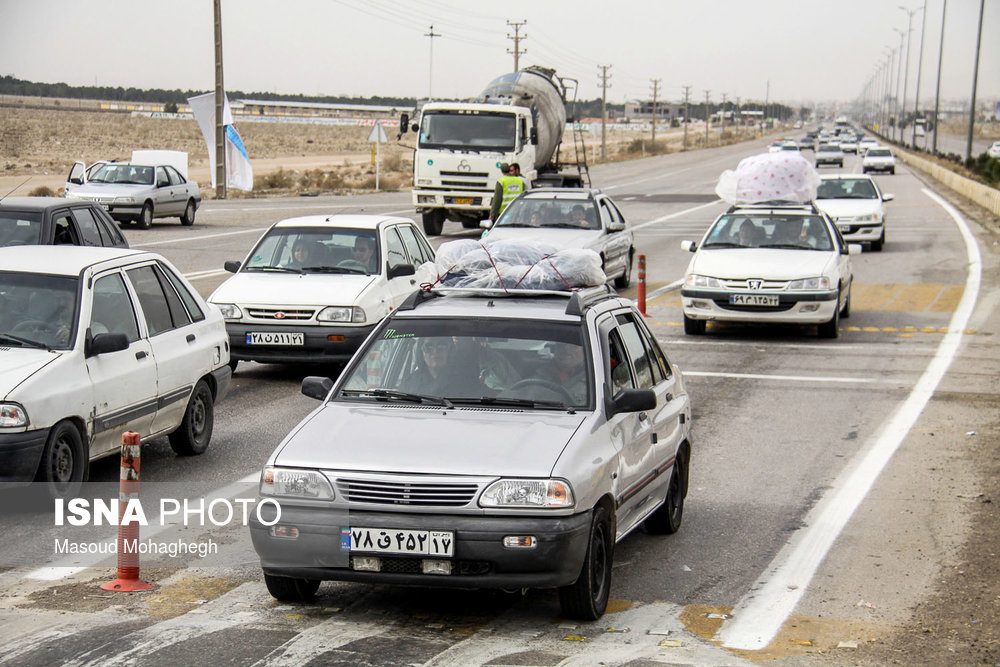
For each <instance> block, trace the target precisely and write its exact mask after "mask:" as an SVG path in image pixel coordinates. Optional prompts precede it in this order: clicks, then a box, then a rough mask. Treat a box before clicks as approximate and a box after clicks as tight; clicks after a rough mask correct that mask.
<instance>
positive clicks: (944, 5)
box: [931, 0, 948, 155]
mask: <svg viewBox="0 0 1000 667" xmlns="http://www.w3.org/2000/svg"><path fill="white" fill-rule="evenodd" d="M947 13H948V0H944V2H942V3H941V45H940V46H938V71H937V85H936V87H935V90H934V143H933V144H931V152H932V153H934V154H935V155H937V137H938V125H939V124H940V122H939V121H940V120H941V119H940V118H938V109H939V108H940V102H941V58H942V56H943V55H944V18H945V15H946V14H947Z"/></svg>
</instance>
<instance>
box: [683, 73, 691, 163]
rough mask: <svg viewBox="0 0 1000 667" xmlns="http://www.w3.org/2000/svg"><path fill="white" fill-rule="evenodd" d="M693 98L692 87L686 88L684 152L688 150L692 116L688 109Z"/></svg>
mask: <svg viewBox="0 0 1000 667" xmlns="http://www.w3.org/2000/svg"><path fill="white" fill-rule="evenodd" d="M690 98H691V86H684V150H687V149H688V120H689V119H690V118H691V114H690V113H689V109H688V102H689V100H690Z"/></svg>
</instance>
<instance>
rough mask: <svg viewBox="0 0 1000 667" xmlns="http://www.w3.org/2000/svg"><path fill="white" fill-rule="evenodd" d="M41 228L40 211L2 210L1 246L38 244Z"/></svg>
mask: <svg viewBox="0 0 1000 667" xmlns="http://www.w3.org/2000/svg"><path fill="white" fill-rule="evenodd" d="M41 228H42V214H41V213H40V212H38V211H0V246H10V245H33V244H37V243H38V238H39V235H40V234H41Z"/></svg>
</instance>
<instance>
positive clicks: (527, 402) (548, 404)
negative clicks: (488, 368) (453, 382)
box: [451, 396, 576, 412]
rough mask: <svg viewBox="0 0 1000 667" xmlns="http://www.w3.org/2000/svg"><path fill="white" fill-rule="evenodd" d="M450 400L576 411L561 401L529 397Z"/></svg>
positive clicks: (481, 397) (475, 403)
mask: <svg viewBox="0 0 1000 667" xmlns="http://www.w3.org/2000/svg"><path fill="white" fill-rule="evenodd" d="M451 400H452V401H454V402H455V403H459V404H463V403H469V404H473V405H504V406H510V407H517V408H537V407H544V408H559V409H560V410H569V411H570V412H576V411H575V410H574V409H573V408H572V407H570V406H568V405H566V404H565V403H563V402H562V401H539V400H535V399H529V398H498V397H496V396H480V397H479V398H471V397H469V398H452V399H451Z"/></svg>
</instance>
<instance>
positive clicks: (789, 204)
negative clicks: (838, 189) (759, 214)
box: [726, 200, 819, 214]
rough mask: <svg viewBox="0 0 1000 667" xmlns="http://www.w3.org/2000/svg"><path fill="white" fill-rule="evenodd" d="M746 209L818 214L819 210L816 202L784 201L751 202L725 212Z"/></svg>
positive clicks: (733, 206)
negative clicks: (799, 209)
mask: <svg viewBox="0 0 1000 667" xmlns="http://www.w3.org/2000/svg"><path fill="white" fill-rule="evenodd" d="M748 208H802V209H808V210H810V211H812V212H813V213H819V209H818V208H817V207H816V202H813V201H807V202H801V201H785V200H774V201H764V202H753V203H747V204H733V205H732V206H730V207H729V210H728V211H726V213H727V214H729V213H733V212H734V211H738V210H740V209H748Z"/></svg>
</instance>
